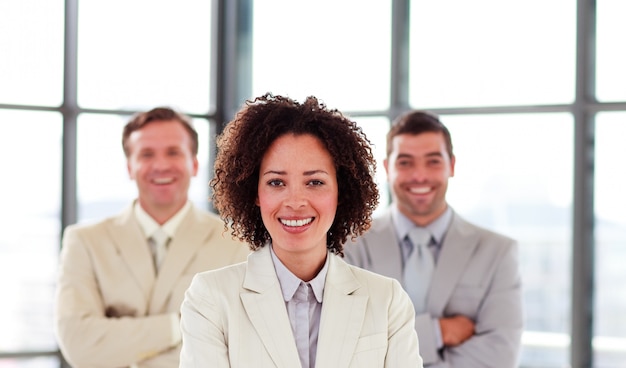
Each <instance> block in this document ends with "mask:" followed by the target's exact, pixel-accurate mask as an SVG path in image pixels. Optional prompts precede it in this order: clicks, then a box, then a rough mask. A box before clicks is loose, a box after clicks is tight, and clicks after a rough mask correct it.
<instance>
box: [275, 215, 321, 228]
mask: <svg viewBox="0 0 626 368" xmlns="http://www.w3.org/2000/svg"><path fill="white" fill-rule="evenodd" d="M312 221H313V217H309V218H307V219H302V220H284V219H280V223H281V224H283V225H285V226H289V227H299V226H304V225H308V224H310V223H311V222H312Z"/></svg>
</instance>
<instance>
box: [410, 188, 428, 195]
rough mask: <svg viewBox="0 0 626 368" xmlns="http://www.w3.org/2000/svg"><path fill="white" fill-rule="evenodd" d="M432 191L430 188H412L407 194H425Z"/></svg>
mask: <svg viewBox="0 0 626 368" xmlns="http://www.w3.org/2000/svg"><path fill="white" fill-rule="evenodd" d="M431 190H432V188H431V187H413V188H409V192H411V193H414V194H426V193H428V192H430V191H431Z"/></svg>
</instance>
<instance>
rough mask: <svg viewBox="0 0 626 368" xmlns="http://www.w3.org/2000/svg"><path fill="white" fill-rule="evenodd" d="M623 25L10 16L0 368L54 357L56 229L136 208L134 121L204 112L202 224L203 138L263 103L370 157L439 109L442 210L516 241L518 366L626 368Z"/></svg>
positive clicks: (480, 12) (280, 7)
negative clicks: (269, 100)
mask: <svg viewBox="0 0 626 368" xmlns="http://www.w3.org/2000/svg"><path fill="white" fill-rule="evenodd" d="M625 16H626V3H625V2H624V1H621V0H596V1H591V0H577V1H576V0H550V1H545V0H524V1H522V0H475V1H467V0H438V1H428V0H413V1H410V0H378V1H363V0H317V1H314V2H313V1H303V0H256V1H254V0H179V1H165V0H109V1H89V0H84V1H79V0H3V1H1V2H0V54H1V56H0V124H1V126H2V128H3V129H2V132H3V133H2V134H0V157H2V172H3V175H2V180H1V182H2V190H0V203H2V211H0V223H1V224H2V229H3V230H2V234H3V236H2V237H1V238H0V286H1V288H0V290H1V293H2V302H1V303H0V326H1V328H0V368H9V367H11V368H31V367H37V368H39V367H42V368H48V367H50V368H52V367H55V368H56V367H60V366H63V365H64V364H65V363H64V362H63V359H62V356H61V354H60V353H59V351H58V346H57V343H56V341H55V338H54V334H53V330H52V310H53V305H52V300H53V294H54V288H55V278H56V267H57V262H58V254H59V249H60V244H61V242H60V241H61V234H62V231H63V229H64V228H65V226H67V225H69V224H72V223H75V222H87V221H94V220H98V219H100V218H103V217H105V216H108V215H112V214H115V213H117V212H119V211H121V210H122V209H123V208H124V207H125V206H127V205H128V204H129V203H130V201H131V200H132V199H133V198H134V197H135V195H136V189H135V186H134V183H132V182H131V181H130V180H129V179H128V175H127V173H126V165H125V160H124V155H123V152H122V149H121V129H122V126H123V124H124V123H125V122H126V121H127V120H128V118H129V117H130V115H131V114H133V113H134V112H136V111H140V110H146V109H149V108H152V107H155V106H158V105H168V106H172V107H175V108H177V109H180V110H182V111H183V112H185V113H187V114H189V115H191V116H192V117H193V118H194V124H195V125H196V127H197V128H198V130H199V133H200V137H201V141H200V144H201V146H200V153H199V159H200V165H201V170H200V172H199V175H198V177H197V178H195V179H194V181H193V183H192V188H191V197H192V200H193V201H194V202H195V203H196V204H198V205H200V206H202V207H205V208H207V209H211V206H210V203H209V201H208V197H209V195H210V194H209V188H208V185H207V183H208V180H209V178H210V175H211V174H210V173H211V168H212V158H213V153H214V149H215V136H216V134H218V133H219V132H220V130H221V127H222V125H223V124H224V123H226V122H227V121H229V120H230V118H231V117H232V116H233V114H234V113H235V111H236V110H237V109H238V108H239V107H240V106H241V105H242V104H243V102H244V101H245V100H246V99H248V98H251V97H254V96H257V95H260V94H263V93H264V92H272V93H275V94H284V95H288V96H290V97H292V98H294V99H296V100H302V99H304V98H305V97H306V96H308V95H315V96H317V97H319V98H320V99H322V100H323V101H325V103H326V104H327V105H328V106H329V107H333V108H338V109H339V110H341V111H343V112H345V113H346V114H347V115H349V116H351V118H353V119H354V120H355V121H357V122H358V123H359V125H361V126H362V128H363V129H364V130H365V132H366V133H367V135H368V137H369V138H370V140H371V141H372V143H373V144H374V148H375V152H376V155H377V158H378V159H379V161H380V162H382V159H383V157H384V148H385V147H384V146H385V141H384V136H385V133H386V131H387V129H388V127H389V124H390V121H391V120H392V119H393V118H394V117H395V116H397V115H398V114H399V113H401V112H403V111H406V110H408V109H426V110H430V111H432V112H434V113H437V114H438V115H440V117H441V120H442V121H443V122H444V123H445V124H446V125H447V126H448V127H449V128H450V131H451V133H452V137H453V143H454V150H455V153H456V156H457V164H456V173H455V174H456V175H455V177H454V178H452V179H451V182H450V187H449V191H448V200H449V203H450V204H451V206H452V207H453V208H454V209H455V210H456V211H458V212H459V213H460V214H461V215H463V216H465V217H466V218H468V219H470V220H471V221H473V222H475V223H478V224H480V225H483V226H486V227H488V228H491V229H493V230H495V231H498V232H501V233H504V234H507V235H509V236H511V237H514V238H516V239H517V240H518V241H519V245H520V248H519V260H520V264H521V271H522V278H523V287H524V309H525V331H524V335H523V347H522V354H521V356H520V367H528V368H530V367H603V368H608V367H624V366H626V314H625V313H624V311H625V310H626V292H624V287H623V283H624V280H626V267H624V266H623V265H624V264H626V216H625V215H624V214H623V209H624V205H625V204H626V192H625V191H624V190H623V188H624V187H626V170H624V168H623V167H622V165H621V161H622V160H623V159H624V158H626V144H624V143H623V141H624V139H625V138H626V87H625V86H626V68H624V65H626V55H625V54H624V52H623V48H624V46H623V43H624V35H626V23H624V22H623V19H624V17H625ZM377 179H378V182H379V184H380V186H381V189H382V192H383V195H382V198H381V205H380V208H379V210H378V211H380V210H381V209H383V208H384V207H385V206H386V204H388V202H389V195H388V194H387V185H386V179H385V174H384V169H383V168H382V165H379V167H378V173H377Z"/></svg>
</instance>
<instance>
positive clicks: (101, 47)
mask: <svg viewBox="0 0 626 368" xmlns="http://www.w3.org/2000/svg"><path fill="white" fill-rule="evenodd" d="M211 3H212V2H211V1H204V0H181V1H175V2H170V1H152V0H133V1H126V0H110V1H85V2H81V3H80V7H79V30H78V102H79V104H80V105H81V106H82V107H87V108H102V109H129V110H143V109H148V108H152V107H153V106H156V105H168V106H175V107H177V108H178V109H180V110H183V111H188V112H193V113H206V112H207V111H208V109H209V90H210V88H209V83H210V65H211V62H212V59H211V47H210V45H211Z"/></svg>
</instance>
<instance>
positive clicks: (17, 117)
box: [0, 110, 62, 352]
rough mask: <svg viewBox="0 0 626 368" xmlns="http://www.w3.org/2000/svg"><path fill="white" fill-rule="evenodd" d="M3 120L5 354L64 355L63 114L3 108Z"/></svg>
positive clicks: (0, 220) (0, 215) (0, 278)
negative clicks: (59, 290)
mask: <svg viewBox="0 0 626 368" xmlns="http://www.w3.org/2000/svg"><path fill="white" fill-rule="evenodd" d="M0 122H1V123H0V125H2V123H4V125H3V127H4V129H3V131H4V132H5V133H4V134H0V156H1V157H3V158H4V159H3V161H2V166H3V167H2V171H3V172H4V173H5V174H6V176H4V178H5V180H3V181H2V191H0V203H2V211H0V224H2V230H3V231H2V237H0V290H2V302H1V303H0V326H2V327H1V328H0V351H2V352H18V351H25V350H33V351H37V350H45V351H51V350H56V348H57V345H56V341H55V338H54V334H53V331H52V325H53V324H52V305H53V296H54V287H55V285H54V280H55V279H56V266H57V261H58V251H59V247H60V244H59V235H60V227H61V225H60V218H61V216H60V208H61V201H60V198H61V141H62V133H61V129H62V123H61V116H60V115H59V114H57V113H50V112H27V111H10V110H0ZM9 132H10V133H9ZM25 142H27V143H25Z"/></svg>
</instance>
